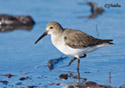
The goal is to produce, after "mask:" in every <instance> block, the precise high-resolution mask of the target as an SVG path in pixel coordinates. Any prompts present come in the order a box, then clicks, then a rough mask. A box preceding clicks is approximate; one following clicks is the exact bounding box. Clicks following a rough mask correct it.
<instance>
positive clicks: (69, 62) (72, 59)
mask: <svg viewBox="0 0 125 88" xmlns="http://www.w3.org/2000/svg"><path fill="white" fill-rule="evenodd" d="M76 59H77V58H76V57H74V58H72V59H71V60H70V62H69V64H68V66H70V65H71V63H72V62H73V61H74V60H76Z"/></svg>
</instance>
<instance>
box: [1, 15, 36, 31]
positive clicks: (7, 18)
mask: <svg viewBox="0 0 125 88" xmlns="http://www.w3.org/2000/svg"><path fill="white" fill-rule="evenodd" d="M34 24H35V22H34V20H33V19H32V17H31V16H12V15H6V14H1V15H0V32H9V31H13V30H16V29H23V30H28V31H29V30H32V28H33V26H34Z"/></svg>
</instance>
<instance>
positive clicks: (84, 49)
mask: <svg viewBox="0 0 125 88" xmlns="http://www.w3.org/2000/svg"><path fill="white" fill-rule="evenodd" d="M47 34H50V35H51V41H52V43H53V45H54V46H55V47H56V48H57V49H59V50H60V51H61V52H62V53H64V54H66V55H69V56H73V57H74V58H73V59H72V60H71V61H70V62H69V64H68V65H70V64H71V63H72V62H73V61H74V60H75V59H77V60H78V64H77V69H79V63H80V58H82V57H85V56H86V54H87V53H90V52H92V51H94V50H96V49H98V48H101V47H104V46H108V45H112V44H113V43H111V41H113V40H112V39H98V38H94V37H92V36H90V35H88V34H86V33H84V32H81V31H79V30H73V29H64V28H63V27H62V26H61V25H60V24H59V23H58V22H50V23H48V24H47V27H46V31H45V32H44V33H43V34H42V35H41V36H40V37H39V38H38V39H37V41H36V42H35V44H36V43H37V42H38V41H39V40H40V39H42V38H43V37H44V36H45V35H47Z"/></svg>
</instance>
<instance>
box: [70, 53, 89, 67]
mask: <svg viewBox="0 0 125 88" xmlns="http://www.w3.org/2000/svg"><path fill="white" fill-rule="evenodd" d="M86 56H87V55H86V54H84V56H80V58H84V57H86ZM76 59H77V58H76V57H74V58H72V59H71V60H70V62H69V64H68V66H70V65H71V63H72V62H73V61H74V60H76Z"/></svg>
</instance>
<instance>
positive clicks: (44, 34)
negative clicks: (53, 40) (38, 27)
mask: <svg viewBox="0 0 125 88" xmlns="http://www.w3.org/2000/svg"><path fill="white" fill-rule="evenodd" d="M46 35H47V31H46V32H44V33H43V34H42V35H41V36H40V37H39V38H38V39H37V40H36V42H35V44H37V42H38V41H39V40H41V39H42V38H43V37H44V36H46Z"/></svg>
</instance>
